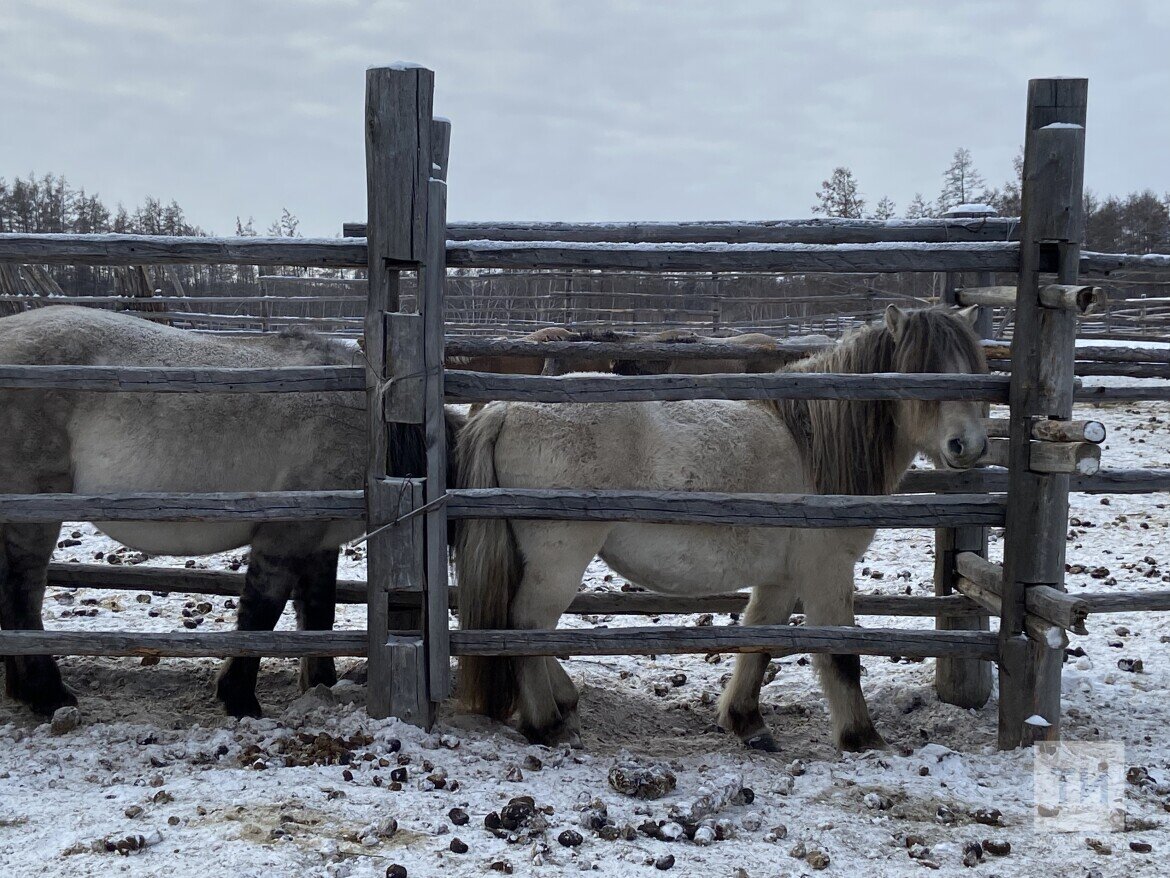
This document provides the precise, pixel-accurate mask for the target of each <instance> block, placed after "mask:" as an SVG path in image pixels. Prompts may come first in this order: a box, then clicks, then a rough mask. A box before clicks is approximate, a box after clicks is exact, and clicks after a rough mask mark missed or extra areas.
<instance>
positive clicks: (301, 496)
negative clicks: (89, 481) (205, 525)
mask: <svg viewBox="0 0 1170 878" xmlns="http://www.w3.org/2000/svg"><path fill="white" fill-rule="evenodd" d="M364 515H365V497H364V494H363V493H362V492H361V491H262V492H239V493H210V494H185V493H149V494H148V493H136V494H0V522H5V523H30V522H61V521H360V520H361V519H362V518H363V517H364Z"/></svg>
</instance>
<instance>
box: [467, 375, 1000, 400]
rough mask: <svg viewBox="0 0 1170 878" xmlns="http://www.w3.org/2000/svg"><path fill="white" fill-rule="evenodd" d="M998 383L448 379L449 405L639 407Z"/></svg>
mask: <svg viewBox="0 0 1170 878" xmlns="http://www.w3.org/2000/svg"><path fill="white" fill-rule="evenodd" d="M1008 381H1009V379H1008V378H1006V377H1004V376H1000V375H952V374H938V375H934V374H915V375H901V374H893V373H891V374H874V375H833V374H825V373H814V372H776V373H768V374H755V375H742V374H731V375H647V376H637V377H627V376H624V375H569V376H557V377H548V376H543V375H499V374H495V373H492V372H463V371H458V370H448V371H447V372H446V391H447V399H448V401H450V402H490V401H492V400H517V401H523V402H638V401H646V400H683V399H928V400H985V401H988V402H1003V401H1005V399H1006V398H1007V387H1008Z"/></svg>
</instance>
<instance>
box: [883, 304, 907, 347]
mask: <svg viewBox="0 0 1170 878" xmlns="http://www.w3.org/2000/svg"><path fill="white" fill-rule="evenodd" d="M905 326H906V312H905V311H903V310H902V309H901V308H899V307H898V306H897V305H887V306H886V328H887V329H888V330H890V335H892V336H893V337H894V341H898V340H899V339H900V338H901V337H902V329H903V328H904V327H905Z"/></svg>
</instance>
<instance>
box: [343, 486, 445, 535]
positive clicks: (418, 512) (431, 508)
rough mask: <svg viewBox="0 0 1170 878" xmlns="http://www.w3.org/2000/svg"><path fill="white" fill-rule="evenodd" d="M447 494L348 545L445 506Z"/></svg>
mask: <svg viewBox="0 0 1170 878" xmlns="http://www.w3.org/2000/svg"><path fill="white" fill-rule="evenodd" d="M447 496H448V495H447V494H442V495H440V496H438V497H436V498H435V499H434V500H430V501H428V502H426V503H424V504H423V505H422V506H419V507H417V508H415V509H412V510H410V512H406V513H404V514H402V515H400V516H398V517H397V518H396V519H394V520H393V521H391V522H387V523H386V524H383V525H382V526H380V527H376V528H374V529H373V530H371V531H368V532H366V533H364V534H362V535H361V536H360V537H358V538H357V539H354V540H350V541H349V542H348V543H346V545H347V546H360V545H361V544H362V543H364V542H366V541H367V540H369V539H370V537H376V536H377V535H378V534H380V533H382V531H385V530H389V529H390V528H392V527H397V526H398V525H400V524H402V523H403V522H405V521H410V519H412V518H414V517H415V516H416V515H425V514H426V513H428V512H433V511H434V510H436V509H438V508H439V507H441V506H443V505H444V504H445V503H446V502H447Z"/></svg>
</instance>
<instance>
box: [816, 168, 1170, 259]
mask: <svg viewBox="0 0 1170 878" xmlns="http://www.w3.org/2000/svg"><path fill="white" fill-rule="evenodd" d="M1012 170H1013V174H1012V177H1011V179H1009V180H1007V181H1006V182H1005V183H1004V184H1003V185H1002V186H988V185H987V182H986V180H985V179H984V177H983V175H982V174H981V173H980V172H979V170H978V168H976V166H975V161H974V159H973V158H972V157H971V152H970V150H968V149H965V148H963V147H960V148H959V149H956V150H955V153H954V156H953V157H952V159H951V163H950V165H949V166H948V167H947V168H946V170H944V171H943V172H942V185H941V187H940V189H939V193H938V195H937V196H936V197H935V199H934V200H933V201H928V200H927V199H926V198H925V197H924V196H923V194H922V193H921V192H916V193H915V194H914V197H913V198H912V199H911V200H910V203H909V204H908V205H907V206H906V209H905V210H904V211H902V214H901V216H903V217H904V218H906V219H919V218H921V217H930V216H941V215H942V214H944V213H946V212H947V211H948V210H950V209H952V208H954V207H956V206H958V205H960V204H972V203H976V204H987V205H990V206H991V207H993V208H995V210H996V212H998V213H999V215H1000V216H1019V215H1020V187H1021V182H1020V181H1021V175H1022V173H1023V170H1024V158H1023V152H1022V150H1021V152H1019V153H1017V155H1016V157H1015V158H1014V159H1013V161H1012ZM865 207H866V199H865V198H864V197H863V195H862V193H861V191H860V187H859V185H858V182H857V179H856V178H855V177H854V175H853V172H852V171H851V170H850V169H849V168H847V167H844V166H840V167H836V168H834V169H833V172H832V173H831V174H830V175H829V178H828V179H827V180H824V181H823V182H822V183H821V188H820V190H819V191H818V192H817V193H816V204H814V205H813V207H812V212H813V213H814V214H817V215H819V216H828V217H848V218H852V219H863V218H864V219H881V220H884V219H890V218H891V217H894V216H897V215H898V214H897V210H896V205H895V204H894V202H893V200H892V199H890V198H889V197H888V196H882V198H881V199H880V200H879V201H878V202H877V203H876V205H875V206H874V209H873V210H872V211H869V212H867V211H866V209H865ZM1085 239H1086V240H1085V246H1086V248H1087V249H1090V250H1096V251H1100V252H1107V253H1167V252H1170V193H1166V194H1164V195H1162V196H1161V197H1159V196H1158V195H1157V194H1156V193H1155V192H1153V191H1152V190H1150V189H1146V190H1144V191H1142V192H1131V193H1130V194H1129V195H1126V196H1116V195H1108V196H1104V197H1102V196H1099V195H1097V194H1096V193H1094V192H1092V191H1091V190H1086V192H1085Z"/></svg>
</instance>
